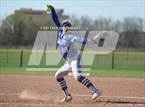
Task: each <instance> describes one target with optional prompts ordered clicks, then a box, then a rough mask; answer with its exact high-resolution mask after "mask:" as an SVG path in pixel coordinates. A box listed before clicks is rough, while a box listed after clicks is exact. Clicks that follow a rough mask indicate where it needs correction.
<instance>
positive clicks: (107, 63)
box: [0, 49, 145, 77]
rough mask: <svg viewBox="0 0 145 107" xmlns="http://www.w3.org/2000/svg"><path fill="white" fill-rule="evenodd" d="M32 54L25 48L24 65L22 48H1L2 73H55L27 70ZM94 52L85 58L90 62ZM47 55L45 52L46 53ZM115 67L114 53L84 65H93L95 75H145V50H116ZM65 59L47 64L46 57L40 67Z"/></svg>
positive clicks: (0, 71)
mask: <svg viewBox="0 0 145 107" xmlns="http://www.w3.org/2000/svg"><path fill="white" fill-rule="evenodd" d="M51 53H52V54H51V57H50V59H49V61H50V62H51V61H54V60H53V58H54V57H56V53H57V52H56V51H51ZM30 54H31V51H30V50H23V58H22V59H23V60H22V67H20V62H21V50H19V49H8V50H7V49H0V74H26V75H27V74H33V75H34V74H39V75H40V74H42V75H44V74H48V75H50V74H54V72H50V71H49V72H47V71H42V72H41V71H37V72H35V71H26V70H25V68H26V67H28V66H27V64H28V60H29V56H30ZM92 55H95V53H94V52H84V56H85V60H87V61H88V62H89V60H90V58H91V57H92ZM44 56H45V54H44ZM114 57H115V59H114V69H113V70H112V53H110V54H107V55H95V58H94V60H93V64H92V65H85V66H84V67H91V69H92V70H91V71H90V72H89V73H90V74H91V75H95V76H127V77H145V52H115V56H114ZM63 63H64V61H60V63H59V64H58V65H56V66H46V65H45V57H43V58H42V61H41V64H40V65H39V66H38V67H57V68H59V67H60V66H62V65H63Z"/></svg>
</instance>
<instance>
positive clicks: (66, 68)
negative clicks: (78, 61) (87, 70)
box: [55, 63, 71, 102]
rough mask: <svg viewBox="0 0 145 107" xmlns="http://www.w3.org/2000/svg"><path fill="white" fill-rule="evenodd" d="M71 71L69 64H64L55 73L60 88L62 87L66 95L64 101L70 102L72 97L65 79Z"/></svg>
mask: <svg viewBox="0 0 145 107" xmlns="http://www.w3.org/2000/svg"><path fill="white" fill-rule="evenodd" d="M70 70H71V67H70V65H69V64H68V63H66V64H64V65H63V66H62V67H61V68H60V69H59V70H58V71H57V72H56V73H55V78H56V81H57V83H58V84H59V86H60V87H61V89H62V91H63V94H64V99H63V100H62V101H63V102H64V101H69V100H71V95H70V93H69V91H68V87H67V84H66V81H65V79H64V76H66V75H68V72H69V71H70Z"/></svg>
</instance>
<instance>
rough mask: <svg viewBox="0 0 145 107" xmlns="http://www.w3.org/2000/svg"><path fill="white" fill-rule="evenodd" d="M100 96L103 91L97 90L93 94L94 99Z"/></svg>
mask: <svg viewBox="0 0 145 107" xmlns="http://www.w3.org/2000/svg"><path fill="white" fill-rule="evenodd" d="M99 96H101V92H95V93H94V94H93V95H92V100H95V99H96V98H98V97H99Z"/></svg>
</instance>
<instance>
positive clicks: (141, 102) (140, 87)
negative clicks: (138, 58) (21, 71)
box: [0, 75, 145, 107]
mask: <svg viewBox="0 0 145 107" xmlns="http://www.w3.org/2000/svg"><path fill="white" fill-rule="evenodd" d="M89 78H90V80H91V81H93V83H95V84H96V86H97V87H98V88H99V89H100V90H101V91H102V93H103V95H102V96H101V97H99V98H98V99H96V101H92V100H91V96H90V93H89V91H88V90H87V89H86V88H85V87H83V86H82V85H81V84H80V83H78V82H77V81H75V80H74V78H73V77H70V76H69V77H66V80H67V84H68V87H69V90H70V91H71V94H72V96H73V100H72V101H71V102H69V103H61V102H60V99H61V98H62V92H61V91H60V89H59V87H58V85H57V84H56V82H55V79H54V77H52V76H30V75H25V76H24V75H0V107H145V78H117V77H112V78H111V77H109V78H107V77H89Z"/></svg>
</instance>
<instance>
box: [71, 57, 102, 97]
mask: <svg viewBox="0 0 145 107" xmlns="http://www.w3.org/2000/svg"><path fill="white" fill-rule="evenodd" d="M71 67H72V72H73V75H74V77H75V79H76V80H77V81H79V82H80V83H81V84H83V85H84V86H85V87H87V88H88V89H89V90H90V91H91V93H92V99H95V98H97V97H98V96H100V95H101V93H100V91H99V90H98V89H97V88H96V87H95V86H94V85H93V83H92V82H91V81H90V80H89V79H88V78H86V77H85V76H82V71H81V68H80V63H79V62H78V61H77V60H74V61H72V62H71Z"/></svg>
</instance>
